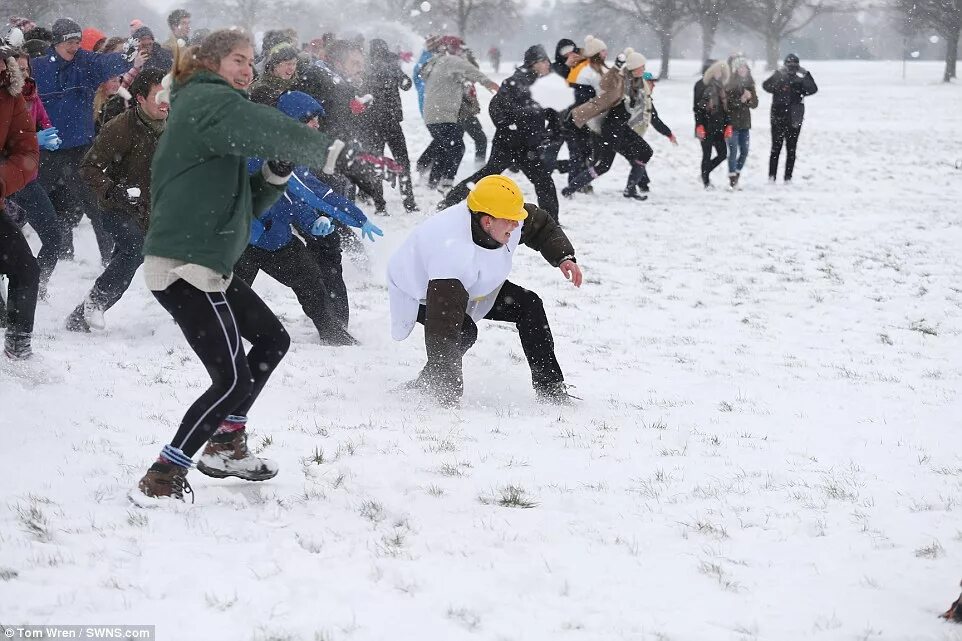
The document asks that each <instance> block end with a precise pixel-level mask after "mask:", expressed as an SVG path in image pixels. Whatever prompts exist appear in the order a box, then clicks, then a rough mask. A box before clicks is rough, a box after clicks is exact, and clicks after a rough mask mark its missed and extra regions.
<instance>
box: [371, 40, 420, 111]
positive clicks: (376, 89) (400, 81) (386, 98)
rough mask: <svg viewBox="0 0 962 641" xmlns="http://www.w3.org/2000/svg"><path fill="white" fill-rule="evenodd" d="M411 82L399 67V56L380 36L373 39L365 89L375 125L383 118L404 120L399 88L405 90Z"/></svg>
mask: <svg viewBox="0 0 962 641" xmlns="http://www.w3.org/2000/svg"><path fill="white" fill-rule="evenodd" d="M411 84H412V83H411V79H410V78H409V77H408V75H407V74H406V73H404V71H402V70H401V58H400V57H399V56H398V55H397V54H396V53H394V52H393V51H390V50H389V49H388V48H387V43H386V42H384V41H383V40H380V39H374V40H372V41H371V57H370V60H369V63H368V67H367V75H366V77H365V79H364V93H369V94H371V96H372V97H373V98H374V102H372V103H371V106H370V108H369V109H368V112H370V118H371V122H373V123H374V124H375V125H377V123H379V122H381V121H382V120H394V121H396V122H401V121H402V120H404V110H403V109H402V108H401V94H400V93H399V92H398V89H400V90H402V91H407V90H409V89H410V88H411Z"/></svg>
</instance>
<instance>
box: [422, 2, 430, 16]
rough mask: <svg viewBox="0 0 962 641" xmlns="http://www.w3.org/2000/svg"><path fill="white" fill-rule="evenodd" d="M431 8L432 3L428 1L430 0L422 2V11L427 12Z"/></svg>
mask: <svg viewBox="0 0 962 641" xmlns="http://www.w3.org/2000/svg"><path fill="white" fill-rule="evenodd" d="M430 10H431V3H430V2H428V0H424V2H422V3H421V11H423V12H424V13H427V12H428V11H430Z"/></svg>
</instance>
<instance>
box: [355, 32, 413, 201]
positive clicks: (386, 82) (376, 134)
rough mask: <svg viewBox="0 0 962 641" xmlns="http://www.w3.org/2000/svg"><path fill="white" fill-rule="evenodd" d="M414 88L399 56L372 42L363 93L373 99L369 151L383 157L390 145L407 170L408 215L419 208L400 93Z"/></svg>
mask: <svg viewBox="0 0 962 641" xmlns="http://www.w3.org/2000/svg"><path fill="white" fill-rule="evenodd" d="M411 85H412V83H411V79H410V78H409V77H408V75H407V74H406V73H404V71H402V70H401V58H400V56H398V54H396V53H394V52H393V51H391V50H390V49H388V47H387V42H385V41H384V40H381V39H380V38H375V39H374V40H371V51H370V55H369V56H368V68H367V73H366V74H365V78H364V89H363V91H364V92H365V93H366V94H370V95H371V97H372V98H373V100H372V101H371V107H370V113H369V114H368V115H369V117H370V120H369V122H370V126H369V127H366V130H367V132H366V133H367V136H366V138H367V140H366V142H367V143H368V144H367V147H368V148H369V149H370V150H371V151H372V152H373V153H375V154H378V155H380V154H382V153H384V146H385V145H387V147H388V148H389V149H390V150H391V155H392V156H393V157H394V160H396V161H397V162H399V163H400V164H401V166H402V167H404V174H403V175H402V176H401V179H400V185H399V187H400V192H401V195H402V196H403V197H404V210H405V211H408V212H412V211H415V210H417V208H418V205H417V203H416V202H415V201H414V187H413V185H412V184H411V159H410V157H409V156H408V146H407V141H406V140H405V138H404V131H403V130H402V129H401V121H402V120H404V109H403V108H402V107H401V94H400V91H408V90H410V89H411ZM399 90H400V91H399Z"/></svg>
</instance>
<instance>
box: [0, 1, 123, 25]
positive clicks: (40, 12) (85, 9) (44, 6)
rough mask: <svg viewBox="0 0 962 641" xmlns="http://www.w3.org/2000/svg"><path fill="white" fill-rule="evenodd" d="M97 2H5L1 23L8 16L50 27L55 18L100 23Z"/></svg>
mask: <svg viewBox="0 0 962 641" xmlns="http://www.w3.org/2000/svg"><path fill="white" fill-rule="evenodd" d="M100 4H101V3H100V2H97V0H76V1H73V0H5V1H4V7H3V11H2V12H0V17H2V23H0V24H3V23H5V22H6V19H7V17H8V16H23V17H25V18H30V19H32V20H34V21H36V23H37V24H39V25H41V26H44V27H48V28H49V27H50V25H51V24H53V21H54V20H56V19H57V18H64V17H71V18H73V19H75V20H77V21H79V22H81V23H88V22H100V21H102V20H103V17H104V16H103V11H102V10H101V7H100Z"/></svg>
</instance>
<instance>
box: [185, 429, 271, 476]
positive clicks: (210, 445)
mask: <svg viewBox="0 0 962 641" xmlns="http://www.w3.org/2000/svg"><path fill="white" fill-rule="evenodd" d="M197 470H198V471H200V472H202V473H204V474H206V475H207V476H212V477H214V478H216V479H222V478H226V477H228V476H236V477H237V478H239V479H244V480H245V481H266V480H267V479H272V478H274V477H275V476H277V472H278V467H277V463H276V462H274V461H272V460H270V459H266V458H259V457H257V456H254V455H253V454H251V452H250V450H248V449H247V430H246V429H240V430H237V431H236V432H228V433H226V434H214V435H213V436H212V437H210V440H209V441H207V446H206V447H205V448H204V453H203V454H201V457H200V460H199V461H198V462H197Z"/></svg>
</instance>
